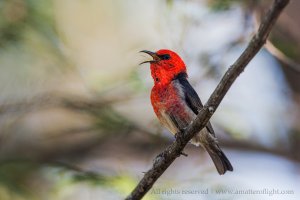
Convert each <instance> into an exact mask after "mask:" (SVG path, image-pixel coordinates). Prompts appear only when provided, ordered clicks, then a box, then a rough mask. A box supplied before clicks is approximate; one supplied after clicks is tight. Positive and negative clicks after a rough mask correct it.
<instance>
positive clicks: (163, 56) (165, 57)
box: [160, 54, 171, 60]
mask: <svg viewBox="0 0 300 200" xmlns="http://www.w3.org/2000/svg"><path fill="white" fill-rule="evenodd" d="M160 58H161V59H162V60H169V59H170V58H171V56H170V55H169V54H164V55H161V56H160Z"/></svg>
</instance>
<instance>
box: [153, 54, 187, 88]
mask: <svg viewBox="0 0 300 200" xmlns="http://www.w3.org/2000/svg"><path fill="white" fill-rule="evenodd" d="M156 54H157V55H169V56H170V58H169V59H167V60H160V61H158V62H153V63H151V65H150V68H151V75H152V78H153V80H154V84H155V85H156V84H161V85H165V84H169V83H170V82H171V81H172V80H173V79H174V78H175V77H176V76H177V75H178V74H180V73H186V67H185V64H184V62H183V60H182V59H181V58H180V57H179V56H178V55H177V54H176V53H175V52H173V51H170V50H167V49H161V50H159V51H157V52H156Z"/></svg>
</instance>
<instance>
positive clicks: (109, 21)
mask: <svg viewBox="0 0 300 200" xmlns="http://www.w3.org/2000/svg"><path fill="white" fill-rule="evenodd" d="M271 3H272V1H269V0H267V1H261V0H255V1H251V0H247V1H235V0H226V1H222V0H201V1H196V0H187V1H179V0H164V1H162V0H155V1H146V0H136V1H123V0H115V1H109V0H101V1H96V0H86V1H78V0H77V1H74V0H64V1H60V0H50V1H45V0H0V70H1V72H0V94H1V95H0V199H1V200H27V199H30V200H31V199H33V200H40V199H43V200H44V199H45V200H48V199H49V200H50V199H51V200H52V199H58V200H69V199H70V200H71V199H72V200H77V199H78V200H81V199H91V200H94V199H122V198H124V197H125V196H126V195H127V194H129V193H130V191H131V190H132V189H133V188H134V186H135V185H136V184H137V182H138V181H139V180H140V179H141V177H142V176H143V172H145V171H147V170H148V169H149V168H150V167H151V164H152V159H153V158H154V157H155V155H156V154H158V153H159V152H160V151H162V150H163V149H164V148H165V147H166V146H167V145H168V144H170V143H171V142H172V141H173V140H174V138H173V136H172V135H171V134H170V133H168V131H167V130H165V129H164V128H162V127H161V125H159V123H158V120H157V119H156V118H155V116H154V113H153V111H152V108H151V104H150V99H149V96H150V90H151V87H152V79H151V76H150V69H149V66H148V65H142V66H139V65H138V64H139V63H140V62H142V61H145V60H146V59H148V57H147V56H146V55H142V54H139V53H138V52H139V51H140V50H144V49H146V50H151V51H156V50H159V49H163V48H167V49H172V50H174V51H176V52H178V53H179V54H180V55H181V56H182V58H183V59H184V60H185V63H186V65H187V67H188V73H189V80H190V82H191V84H192V85H193V86H194V87H195V89H196V90H197V92H198V94H199V96H200V97H201V98H202V101H203V102H205V101H206V100H207V99H208V97H209V96H210V94H211V93H212V91H213V90H214V88H215V87H216V85H217V83H218V82H219V81H220V79H221V77H222V75H223V74H224V72H225V71H226V69H227V68H228V67H229V66H230V64H232V63H233V62H234V60H235V59H236V58H237V57H238V56H239V55H240V54H241V52H242V51H243V50H244V48H245V46H246V45H247V43H248V42H249V40H250V38H251V36H252V35H253V33H254V32H255V30H257V28H258V25H259V23H260V19H261V18H262V16H263V15H264V13H265V11H266V9H267V8H268V7H269V6H270V4H271ZM299 9H300V3H299V2H298V1H292V2H291V3H290V5H289V6H288V7H287V9H286V10H285V11H284V13H283V14H282V15H281V16H280V18H279V20H278V22H277V24H276V26H275V27H274V29H273V31H272V34H271V35H270V41H268V42H267V44H266V46H265V48H264V49H262V50H261V51H260V52H259V53H258V55H257V56H256V57H255V59H253V60H252V61H251V63H250V64H249V66H248V67H247V68H246V70H245V72H244V73H243V74H242V75H241V76H240V77H239V78H238V80H237V81H236V82H235V83H234V86H233V87H232V88H231V89H230V91H229V92H228V94H227V96H226V97H225V99H224V101H223V102H222V103H221V105H220V107H219V109H218V110H217V112H216V114H215V115H214V116H213V117H212V120H211V121H212V124H213V126H214V128H215V131H216V134H217V136H218V138H219V141H220V145H221V146H222V147H223V148H224V151H225V152H226V155H228V157H229V159H230V161H231V162H232V164H233V166H234V172H232V173H226V175H224V176H219V175H218V174H217V172H216V169H215V167H214V165H213V163H212V162H211V160H210V158H209V157H208V155H207V153H205V152H204V151H203V150H202V149H200V148H196V147H194V146H192V145H188V146H187V148H186V150H185V151H186V153H187V154H188V155H189V156H188V157H180V158H178V159H177V160H176V161H175V162H174V163H173V165H172V166H171V167H170V168H169V169H168V170H167V171H166V173H165V174H163V176H162V177H161V178H160V179H159V180H158V182H157V183H156V184H155V185H154V188H153V190H151V191H150V192H149V193H148V194H147V195H146V197H145V199H153V200H155V199H299V198H300V189H299V188H300V187H299V182H300V165H299V162H300V153H299V151H300V148H299V147H300V125H299V117H300V65H299V63H300V59H299V58H300V16H299V12H298V10H299ZM249 190H252V191H261V193H260V194H253V193H251V192H250V193H249ZM193 191H194V192H193ZM247 191H248V193H247ZM263 191H265V192H263ZM272 191H273V192H272ZM274 191H275V192H274ZM276 191H277V193H276Z"/></svg>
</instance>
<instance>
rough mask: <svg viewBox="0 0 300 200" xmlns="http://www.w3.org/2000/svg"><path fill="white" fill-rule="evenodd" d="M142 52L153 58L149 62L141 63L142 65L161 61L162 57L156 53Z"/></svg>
mask: <svg viewBox="0 0 300 200" xmlns="http://www.w3.org/2000/svg"><path fill="white" fill-rule="evenodd" d="M140 52H141V53H146V54H148V55H150V56H151V57H152V58H153V60H148V61H144V62H141V63H140V65H141V64H144V63H153V62H158V61H160V60H161V59H160V57H159V56H158V55H157V54H156V53H154V52H152V51H147V50H143V51H140Z"/></svg>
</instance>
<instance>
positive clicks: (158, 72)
mask: <svg viewBox="0 0 300 200" xmlns="http://www.w3.org/2000/svg"><path fill="white" fill-rule="evenodd" d="M141 52H143V53H146V54H149V55H150V56H151V57H152V58H153V60H150V61H145V62H142V63H141V64H143V63H150V68H151V75H152V78H153V80H154V86H153V88H152V91H151V103H152V106H153V109H154V112H155V114H156V116H157V117H158V119H159V121H160V122H161V124H163V125H164V126H165V127H167V128H168V129H169V130H170V131H171V132H172V133H173V134H174V135H175V134H177V133H179V132H180V131H182V130H184V129H185V128H186V127H187V126H188V125H189V124H190V123H191V122H192V121H193V120H194V119H195V118H196V115H197V114H198V112H199V110H200V109H201V108H202V107H203V105H202V103H201V101H200V98H199V97H198V95H197V93H196V92H195V90H194V89H193V87H192V86H191V85H190V83H189V82H188V80H187V78H188V75H187V71H186V66H185V64H184V62H183V61H182V59H181V58H180V57H179V56H178V55H177V54H176V53H175V52H173V51H170V50H167V49H161V50H159V51H157V52H151V51H146V50H144V51H141ZM191 143H192V144H194V145H196V146H199V145H201V146H202V147H203V148H204V149H205V150H206V151H207V152H208V154H209V155H210V157H211V158H212V160H213V162H214V164H215V166H216V168H217V170H218V172H219V174H224V173H225V172H226V171H232V170H233V168H232V166H231V164H230V162H229V160H228V159H227V157H226V156H225V154H224V153H223V151H222V150H221V149H220V147H219V145H218V142H217V138H216V136H215V132H214V130H213V128H212V126H211V124H210V122H208V123H207V125H206V127H205V128H203V129H202V130H201V131H200V132H199V133H198V134H197V135H196V136H194V137H193V139H192V140H191Z"/></svg>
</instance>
